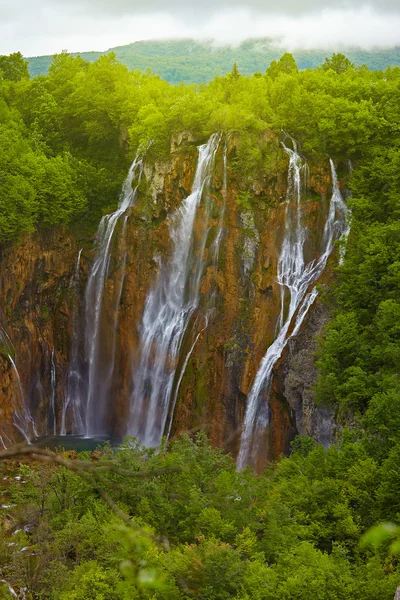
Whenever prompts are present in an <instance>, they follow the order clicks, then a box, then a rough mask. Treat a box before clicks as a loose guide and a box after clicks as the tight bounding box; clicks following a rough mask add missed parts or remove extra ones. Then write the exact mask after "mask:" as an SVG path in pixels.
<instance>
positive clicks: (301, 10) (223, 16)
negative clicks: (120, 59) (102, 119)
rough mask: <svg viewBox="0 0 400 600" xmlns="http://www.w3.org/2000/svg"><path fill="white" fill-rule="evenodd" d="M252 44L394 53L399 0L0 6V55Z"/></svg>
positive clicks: (43, 0) (92, 0)
mask: <svg viewBox="0 0 400 600" xmlns="http://www.w3.org/2000/svg"><path fill="white" fill-rule="evenodd" d="M327 6H328V7H329V8H327ZM252 37H253V38H254V37H271V38H273V39H274V40H275V43H276V44H277V45H279V46H280V47H282V48H285V49H288V50H295V49H314V48H321V49H327V50H332V51H335V50H342V49H345V48H348V47H357V48H362V49H373V48H388V47H393V46H396V45H399V46H400V6H399V2H398V0H380V2H379V3H378V2H376V1H374V2H370V3H368V4H365V2H363V1H362V0H348V1H337V2H329V3H326V2H322V1H321V0H303V1H301V2H299V1H296V0H280V1H279V2H270V1H268V0H250V1H246V2H243V1H242V0H218V2H215V0H214V1H211V0H203V1H202V2H201V4H200V3H194V2H188V1H187V0H170V1H169V2H168V3H167V4H166V2H165V0H148V1H146V2H139V1H137V0H113V2H111V1H106V0H79V2H78V0H71V1H69V2H64V1H63V2H62V1H61V0H51V1H50V0H37V1H36V2H35V3H32V2H31V1H29V2H28V1H27V0H16V2H13V3H10V4H9V6H8V7H7V6H5V5H4V4H2V5H0V54H9V53H10V52H16V51H21V52H22V53H23V54H24V55H25V56H36V55H40V54H54V53H55V52H60V51H61V50H64V49H66V50H69V51H70V52H77V51H87V50H107V49H108V48H110V47H113V46H117V45H123V44H129V43H131V42H134V41H137V40H146V39H181V38H193V39H198V40H213V43H215V44H238V43H240V42H241V41H243V40H245V39H248V38H252Z"/></svg>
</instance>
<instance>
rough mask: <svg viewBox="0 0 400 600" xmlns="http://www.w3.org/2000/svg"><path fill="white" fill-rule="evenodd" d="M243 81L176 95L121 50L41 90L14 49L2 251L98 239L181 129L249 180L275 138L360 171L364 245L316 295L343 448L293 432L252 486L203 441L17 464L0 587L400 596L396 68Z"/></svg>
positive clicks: (358, 230)
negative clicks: (40, 236)
mask: <svg viewBox="0 0 400 600" xmlns="http://www.w3.org/2000/svg"><path fill="white" fill-rule="evenodd" d="M266 62H267V63H268V62H269V61H266ZM135 66H138V65H137V64H135ZM230 69H231V70H230V71H229V72H228V73H226V75H224V76H220V77H215V78H214V79H213V80H212V81H211V82H210V83H208V84H202V85H200V86H199V85H186V86H185V85H177V86H173V85H170V84H169V83H167V82H166V81H165V80H163V79H161V78H160V77H159V76H158V75H154V74H153V73H151V72H147V73H143V72H141V71H139V70H134V71H130V70H129V69H128V67H126V66H125V65H123V64H121V63H120V62H119V61H118V60H117V57H116V55H115V54H109V55H106V56H101V57H99V58H98V59H97V60H96V61H95V62H89V61H86V60H84V59H83V58H82V57H74V56H71V55H69V54H67V53H62V54H59V55H56V56H54V57H53V59H52V63H51V66H50V68H49V73H48V75H40V76H38V77H35V78H33V79H30V77H29V72H28V67H27V63H26V62H25V61H24V59H23V58H22V56H21V55H20V54H13V55H10V56H9V57H0V139H1V144H0V181H1V185H0V244H1V245H3V246H6V245H9V244H11V243H18V242H19V241H20V240H21V239H23V236H24V234H26V233H28V232H32V231H35V230H40V231H46V230H47V229H48V228H53V227H55V226H57V225H65V226H70V227H72V228H76V229H77V230H79V229H80V228H87V229H89V230H94V229H95V227H96V225H97V223H98V221H99V218H100V217H101V216H102V215H103V214H104V213H106V212H107V211H110V210H111V209H112V208H115V199H116V198H117V197H118V190H119V189H120V187H121V183H122V181H123V179H124V176H125V174H126V171H127V169H128V166H129V164H130V162H131V161H132V158H133V156H134V155H135V153H136V151H137V150H138V149H139V148H143V149H144V148H147V155H148V156H149V157H151V158H152V159H153V160H155V161H162V160H163V159H164V158H165V157H166V156H167V155H168V153H169V151H170V144H171V138H172V137H173V136H174V135H175V134H177V133H178V132H181V131H182V130H189V131H190V132H191V133H192V134H193V136H194V137H195V139H196V140H197V141H198V143H201V142H203V141H205V140H206V139H207V138H208V137H209V136H210V134H211V133H213V132H215V131H221V132H223V133H229V132H239V133H240V134H241V138H240V139H241V143H240V148H239V151H238V153H237V156H236V164H235V168H236V169H237V170H238V172H240V173H241V175H242V177H246V174H249V173H252V172H254V170H263V169H267V168H268V164H266V158H265V156H264V155H263V153H262V152H261V150H260V148H259V146H258V145H257V139H258V136H259V135H260V134H261V133H262V132H264V131H265V130H269V131H271V132H272V133H273V134H274V135H275V136H276V137H277V139H280V136H282V131H284V132H288V133H289V134H290V135H291V136H292V137H293V138H294V139H296V140H297V142H298V145H299V149H300V152H301V153H302V155H303V156H304V157H305V158H306V159H307V161H308V162H309V163H310V164H312V163H314V162H317V161H319V160H321V159H326V158H328V157H332V158H333V159H334V160H335V161H336V163H337V164H339V165H340V164H341V165H346V168H347V165H348V163H349V161H350V164H351V169H352V176H351V179H350V182H349V187H350V192H351V194H350V196H351V197H349V198H348V206H349V208H350V209H351V233H350V235H349V238H348V240H347V248H346V253H345V256H344V260H343V263H342V264H341V265H340V266H339V267H338V268H337V269H336V271H335V277H334V283H333V284H331V285H330V286H329V287H327V286H322V289H321V292H322V295H323V301H324V302H325V303H326V304H327V305H328V306H329V308H330V311H331V315H332V318H331V320H330V322H329V324H328V325H327V327H326V329H325V332H324V335H323V336H322V338H321V340H320V343H319V350H318V369H319V379H318V384H317V389H316V398H317V401H318V402H319V403H320V404H321V405H324V406H329V407H333V408H334V409H335V410H336V418H337V422H338V424H339V427H338V435H337V443H336V444H335V445H333V446H332V447H330V448H329V449H324V448H323V447H322V446H317V445H316V444H315V443H314V442H313V441H312V440H311V439H310V438H305V437H298V438H296V439H295V440H294V442H293V444H292V453H291V455H290V456H289V457H285V458H282V459H281V460H280V461H279V462H278V463H277V464H270V465H269V466H268V468H267V469H266V471H265V473H263V474H262V475H258V476H255V475H254V474H253V473H252V472H251V471H250V469H247V470H245V471H243V472H241V473H238V472H237V471H236V469H235V465H234V462H233V460H232V458H231V457H230V456H229V455H226V454H224V453H223V452H221V451H219V450H213V449H211V448H210V446H209V444H208V442H207V439H206V437H205V435H204V434H203V433H200V434H198V435H197V436H193V439H190V438H189V437H186V436H185V437H183V438H181V439H177V440H175V441H173V442H172V443H171V444H170V445H169V446H168V447H167V448H163V449H162V451H161V452H155V451H148V450H143V449H141V448H139V447H137V446H135V443H134V442H132V443H130V441H129V440H127V442H126V444H125V445H124V446H123V447H122V448H121V449H119V450H118V451H115V450H113V449H112V448H111V447H109V446H106V447H104V448H103V449H102V450H101V451H100V452H97V453H95V454H85V453H82V454H80V455H79V456H76V455H75V454H73V453H72V454H63V455H62V456H64V458H65V460H67V459H68V458H69V459H72V460H71V462H72V464H74V463H79V461H85V464H86V463H88V465H87V464H86V467H85V468H83V469H81V468H80V467H79V466H78V467H77V466H75V468H74V469H73V470H72V472H71V464H69V463H68V464H66V465H64V466H61V467H60V466H57V465H55V464H52V463H51V464H47V463H44V464H40V465H37V464H35V463H32V462H29V461H27V460H21V462H18V461H13V460H10V461H7V462H4V461H3V462H2V464H1V480H2V508H1V513H0V519H1V521H2V524H3V525H4V526H3V527H2V528H1V533H0V536H1V538H0V578H1V579H2V580H4V581H6V582H9V584H10V585H12V586H14V587H24V586H26V587H27V588H28V590H29V591H28V592H27V593H29V594H30V595H31V597H32V598H35V599H36V598H37V599H39V598H40V599H45V598H49V599H54V600H56V599H60V600H66V599H67V598H68V599H77V600H78V599H80V600H87V599H90V598H93V599H99V600H100V599H104V600H105V599H114V598H115V599H135V598H149V599H161V598H162V599H171V600H172V599H181V600H184V599H189V598H198V599H204V600H214V599H215V600H217V599H218V600H224V599H229V598H235V599H236V600H250V599H257V600H264V599H265V600H269V599H271V600H272V599H282V600H286V599H287V600H289V599H294V598H297V599H304V600H309V599H310V598H315V599H319V600H335V599H343V600H344V599H354V600H357V599H360V600H365V599H370V600H377V599H378V598H379V599H382V600H386V599H387V600H389V599H392V598H393V596H394V593H395V590H396V587H397V586H398V585H399V583H400V565H399V558H398V552H399V544H398V542H397V540H398V535H399V533H398V529H397V527H396V525H395V524H396V523H400V478H399V470H398V469H399V467H398V465H399V459H400V433H399V432H400V384H399V376H398V373H399V367H400V336H399V334H400V325H399V323H400V301H399V298H400V68H399V67H389V68H387V69H386V70H370V69H369V68H367V67H366V66H355V65H354V64H353V62H352V61H351V60H350V59H349V58H347V57H345V56H343V55H342V54H336V55H333V56H332V57H331V58H327V59H325V61H324V62H322V64H321V65H320V66H317V67H315V68H313V69H305V70H299V68H298V64H297V63H296V61H295V59H294V58H293V56H291V55H290V54H284V55H283V56H282V57H281V58H280V59H279V60H273V61H272V62H271V64H270V65H269V66H268V68H267V69H266V71H265V68H264V69H263V72H256V73H255V74H254V75H252V76H245V75H243V74H242V73H241V72H240V63H239V66H238V65H236V64H235V65H233V67H232V66H231V67H230ZM244 201H245V202H246V205H247V207H248V208H249V209H250V210H251V206H252V202H254V199H253V198H252V197H251V195H248V196H246V197H245V198H244ZM85 469H86V470H85ZM82 470H83V471H84V476H82V473H81V471H82ZM105 495H107V498H110V497H111V498H112V505H111V506H110V504H111V503H110V502H109V503H108V504H107V502H105V501H104V496H105ZM113 507H114V509H115V508H116V507H119V509H118V510H119V512H120V513H121V512H122V511H123V515H125V516H127V521H128V522H125V521H124V520H123V519H121V514H119V516H118V515H117V514H116V512H118V510H117V511H113V510H112V508H113ZM382 523H391V525H385V526H383V525H380V526H379V524H382ZM374 526H377V528H374ZM371 528H372V529H371ZM0 597H4V598H7V597H10V592H9V590H8V587H7V585H3V586H2V587H1V585H0ZM26 597H27V598H28V597H30V596H29V595H27V596H26Z"/></svg>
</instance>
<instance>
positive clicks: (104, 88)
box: [0, 53, 400, 243]
mask: <svg viewBox="0 0 400 600" xmlns="http://www.w3.org/2000/svg"><path fill="white" fill-rule="evenodd" d="M340 56H341V55H336V57H335V59H334V60H332V59H327V60H326V61H325V63H324V64H323V65H322V67H317V68H315V69H314V70H305V71H298V69H297V66H296V63H295V62H294V59H293V58H292V57H291V56H290V55H288V54H286V55H284V56H283V57H281V59H280V60H279V61H274V62H273V63H272V64H271V65H270V67H269V68H268V69H267V72H266V74H265V75H262V74H261V73H256V74H255V75H254V76H253V77H244V76H242V75H240V73H239V70H238V69H237V68H236V69H234V70H233V71H232V72H230V73H227V74H226V76H224V77H217V78H215V79H214V80H213V81H211V82H210V83H209V84H208V85H202V86H200V87H198V86H195V85H191V86H190V85H189V86H183V85H179V86H171V85H169V84H168V83H167V82H166V81H164V80H162V79H160V78H159V77H158V76H156V75H153V74H151V73H146V74H144V73H142V72H140V71H129V70H128V69H127V67H125V66H123V65H122V64H120V63H119V62H118V61H117V60H116V58H115V55H113V54H110V55H107V56H102V57H100V58H99V59H98V60H97V61H96V62H94V63H89V62H86V61H84V60H83V59H82V58H80V57H76V58H74V57H72V56H70V55H68V54H66V53H65V54H59V55H56V56H55V57H54V58H53V62H52V65H51V67H50V69H49V74H48V75H47V76H41V77H36V78H34V79H32V80H29V78H28V76H27V70H26V64H25V62H24V60H23V58H22V56H21V55H20V54H18V53H16V54H14V55H11V56H10V57H0V58H2V60H0V136H1V141H2V144H1V147H2V151H1V155H0V174H1V178H2V187H1V188H0V194H1V198H0V199H1V204H0V243H2V242H5V241H8V240H11V239H13V238H16V237H18V236H20V235H21V234H23V233H25V232H27V231H32V230H33V229H35V228H36V227H38V226H39V227H40V226H47V225H55V224H56V223H68V222H69V221H71V220H73V219H74V218H75V219H76V218H79V220H80V221H82V220H86V221H87V222H88V223H97V222H98V220H99V217H100V216H101V214H102V213H103V211H106V210H109V209H110V208H111V206H112V205H113V204H115V200H116V198H117V197H118V191H119V189H120V184H121V182H122V180H123V177H124V175H125V172H126V170H127V166H128V163H129V160H130V159H131V158H132V156H133V154H134V153H135V152H136V151H137V149H138V148H140V147H146V146H147V145H148V143H149V141H151V142H152V144H151V147H150V150H149V153H150V154H151V155H152V157H153V158H161V157H165V156H167V155H168V153H169V151H170V142H171V137H172V136H173V134H174V133H177V132H179V131H182V130H183V129H185V130H190V131H191V132H192V133H193V135H194V136H195V138H196V139H198V140H199V141H201V140H204V139H206V137H207V136H209V135H210V134H211V133H212V132H214V131H216V130H223V131H226V132H228V131H232V130H233V131H246V132H247V134H250V135H253V136H256V135H257V134H258V133H260V132H263V131H265V130H266V129H272V130H273V131H275V132H277V133H278V134H280V131H281V130H282V129H283V130H285V131H288V132H289V133H290V134H291V135H292V136H293V137H295V138H296V139H297V141H298V142H299V144H300V145H301V147H302V151H303V153H304V154H305V155H306V156H307V157H308V158H309V159H321V158H323V159H326V158H327V157H328V156H332V157H334V158H335V157H336V158H338V157H346V158H352V159H354V160H357V161H358V162H360V161H362V160H363V159H364V158H365V157H367V156H370V155H371V152H373V150H374V149H375V148H379V147H381V146H382V147H387V146H388V144H390V143H391V139H392V137H393V136H395V128H396V127H397V112H396V102H398V89H399V81H400V69H399V68H389V69H387V70H386V71H385V72H382V71H369V70H368V69H367V68H366V67H353V65H352V63H351V62H350V61H349V60H348V59H346V60H345V61H344V62H343V60H342V62H340ZM338 58H339V60H338ZM344 58H345V57H344ZM346 61H347V62H346ZM253 139H255V138H253ZM257 160H258V162H259V163H260V164H258V167H259V168H260V167H261V168H262V157H261V154H260V152H259V150H258V148H257V145H256V144H252V145H251V147H249V145H247V147H246V148H244V149H243V156H242V163H244V164H245V163H246V162H248V163H251V162H253V163H254V162H255V163H257Z"/></svg>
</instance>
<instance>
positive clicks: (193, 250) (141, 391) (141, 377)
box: [128, 134, 222, 447]
mask: <svg viewBox="0 0 400 600" xmlns="http://www.w3.org/2000/svg"><path fill="white" fill-rule="evenodd" d="M220 139H221V136H220V135H219V134H214V135H212V136H211V137H210V139H209V141H208V143H207V144H204V145H203V146H200V147H199V158H198V163H197V169H196V174H195V179H194V183H193V188H192V193H191V194H190V195H189V196H188V197H187V198H186V200H184V202H183V203H182V206H181V207H180V208H179V209H178V210H177V211H176V212H175V213H174V215H173V218H172V222H171V230H170V231H171V239H172V245H173V250H172V256H171V258H170V260H169V261H168V262H166V263H165V264H161V265H160V270H159V274H158V278H157V282H156V284H155V286H154V287H153V288H152V289H151V290H150V292H149V294H148V296H147V300H146V304H145V309H144V314H143V318H142V324H141V327H140V334H141V357H140V362H139V365H138V368H137V369H136V372H135V374H134V391H133V395H132V400H131V419H130V424H129V427H128V433H129V434H130V435H134V436H135V437H137V438H138V439H139V440H140V441H141V442H142V443H143V444H144V445H146V446H148V447H154V446H157V445H158V444H159V442H160V440H161V437H162V435H163V433H164V430H165V425H166V421H167V418H168V414H169V412H170V408H171V398H173V404H174V405H175V402H176V396H177V391H178V388H179V385H180V382H181V380H182V377H183V374H184V370H185V368H186V365H187V362H188V360H189V358H190V355H191V352H192V351H193V348H194V345H195V343H196V341H197V339H198V337H199V335H198V336H197V338H196V340H195V342H194V344H193V345H192V347H191V349H190V350H189V353H188V355H187V357H186V360H185V361H184V362H183V367H182V370H181V373H180V377H179V379H178V382H177V387H176V394H175V395H174V394H173V391H174V381H175V374H176V369H177V365H178V360H179V356H180V351H181V348H182V342H183V339H184V336H185V332H186V330H187V327H188V324H189V322H190V320H191V318H192V315H193V313H194V312H195V311H196V309H197V308H198V306H199V288H200V280H201V277H202V274H203V272H204V267H205V260H204V251H205V247H206V242H207V238H208V234H209V227H208V219H209V216H210V214H211V210H212V207H213V202H212V201H211V199H210V198H208V197H206V198H205V201H204V219H203V224H202V234H201V236H200V238H199V239H196V235H195V233H194V224H195V219H196V214H197V211H198V208H199V206H200V203H201V200H202V197H203V193H204V192H205V191H207V188H208V185H209V181H210V178H211V174H212V169H213V166H214V159H215V155H216V152H217V150H218V146H219V143H220ZM221 228H222V222H221ZM221 237H222V236H221V235H220V232H218V234H217V236H216V239H218V240H219V241H220V239H221ZM219 241H218V242H217V247H216V248H214V256H218V247H219Z"/></svg>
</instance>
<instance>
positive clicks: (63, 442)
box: [32, 435, 117, 452]
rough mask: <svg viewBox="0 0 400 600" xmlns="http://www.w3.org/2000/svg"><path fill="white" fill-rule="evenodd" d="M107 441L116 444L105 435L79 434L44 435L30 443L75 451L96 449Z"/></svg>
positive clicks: (42, 446)
mask: <svg viewBox="0 0 400 600" xmlns="http://www.w3.org/2000/svg"><path fill="white" fill-rule="evenodd" d="M107 441H109V442H110V443H111V444H112V445H113V446H115V445H117V444H116V442H115V441H113V440H111V439H110V438H109V437H107V436H97V437H91V438H87V437H84V436H81V435H46V436H44V437H41V438H38V439H37V440H35V441H34V442H32V443H33V444H34V445H35V446H39V447H40V448H49V449H50V450H54V449H55V448H63V449H64V450H76V451H77V452H83V451H84V450H89V451H92V450H96V448H97V447H98V446H101V445H102V444H104V442H107Z"/></svg>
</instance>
